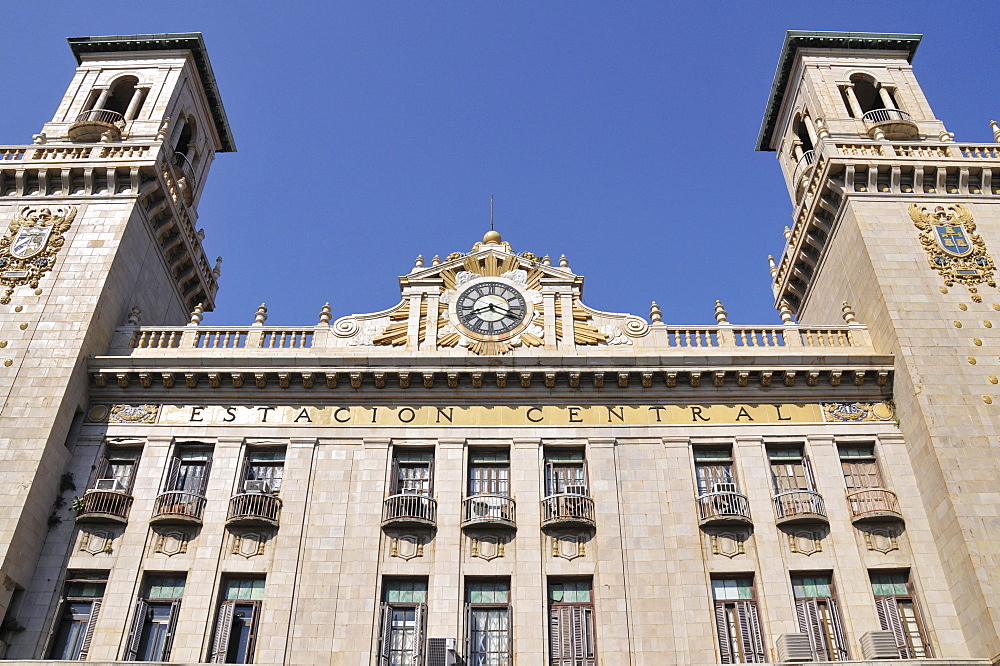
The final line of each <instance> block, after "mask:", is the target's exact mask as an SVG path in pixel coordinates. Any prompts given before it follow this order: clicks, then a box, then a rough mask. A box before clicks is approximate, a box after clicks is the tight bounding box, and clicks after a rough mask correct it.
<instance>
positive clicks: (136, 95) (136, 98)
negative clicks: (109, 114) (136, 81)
mask: <svg viewBox="0 0 1000 666" xmlns="http://www.w3.org/2000/svg"><path fill="white" fill-rule="evenodd" d="M147 90H149V88H139V87H136V89H135V91H134V92H133V93H132V99H131V100H129V103H128V109H126V110H125V120H134V119H135V114H136V113H137V112H138V111H139V106H140V105H141V104H142V100H143V98H144V97H145V96H146V91H147Z"/></svg>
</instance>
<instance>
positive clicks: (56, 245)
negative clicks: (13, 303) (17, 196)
mask: <svg viewBox="0 0 1000 666" xmlns="http://www.w3.org/2000/svg"><path fill="white" fill-rule="evenodd" d="M76 211H77V208H76V206H66V207H56V208H43V207H39V206H24V207H22V208H21V209H20V210H19V211H18V212H17V217H15V218H14V221H13V222H11V224H10V228H9V229H8V230H7V235H6V236H4V237H3V238H2V239H0V286H3V287H4V293H3V295H2V296H0V303H2V304H4V305H6V304H7V303H10V296H11V294H13V293H14V289H15V288H16V287H20V286H23V285H27V286H29V287H31V288H32V289H35V288H37V287H38V281H39V280H40V279H41V278H42V276H43V275H45V274H46V273H47V272H49V270H51V269H52V266H53V264H55V258H56V253H58V252H59V249H60V248H61V247H62V246H63V244H64V243H65V242H66V239H65V238H64V237H63V233H64V232H65V231H66V230H67V229H69V227H70V225H71V224H72V223H73V218H74V217H76Z"/></svg>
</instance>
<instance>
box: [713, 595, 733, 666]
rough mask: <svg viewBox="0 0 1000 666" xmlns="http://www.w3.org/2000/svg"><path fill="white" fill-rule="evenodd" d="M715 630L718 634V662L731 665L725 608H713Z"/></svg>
mask: <svg viewBox="0 0 1000 666" xmlns="http://www.w3.org/2000/svg"><path fill="white" fill-rule="evenodd" d="M715 628H716V629H717V630H718V632H719V657H720V659H719V661H721V662H722V663H723V664H732V663H733V650H732V647H731V646H732V643H731V639H730V637H729V623H728V622H727V621H726V607H725V605H724V604H719V605H717V606H716V607H715Z"/></svg>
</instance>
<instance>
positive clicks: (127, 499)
mask: <svg viewBox="0 0 1000 666" xmlns="http://www.w3.org/2000/svg"><path fill="white" fill-rule="evenodd" d="M74 506H77V507H79V508H78V509H77V514H76V519H77V520H78V521H109V522H116V523H125V522H128V512H129V509H131V508H132V495H130V494H129V493H124V492H119V491H117V490H88V491H87V492H85V493H84V494H83V497H81V498H80V499H79V503H78V504H76V505H74Z"/></svg>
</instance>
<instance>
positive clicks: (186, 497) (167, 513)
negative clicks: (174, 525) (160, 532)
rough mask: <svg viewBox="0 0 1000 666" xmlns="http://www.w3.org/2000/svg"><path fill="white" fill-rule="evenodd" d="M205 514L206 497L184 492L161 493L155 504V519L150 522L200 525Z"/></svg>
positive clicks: (170, 491) (169, 491)
mask: <svg viewBox="0 0 1000 666" xmlns="http://www.w3.org/2000/svg"><path fill="white" fill-rule="evenodd" d="M204 513H205V497H204V496H202V495H198V494H196V493H189V492H186V491H183V490H168V491H167V492H165V493H160V494H159V495H158V496H157V497H156V500H155V501H154V502H153V517H152V518H151V519H150V522H167V521H171V520H177V521H182V522H192V523H200V522H201V517H202V515H203V514H204Z"/></svg>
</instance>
